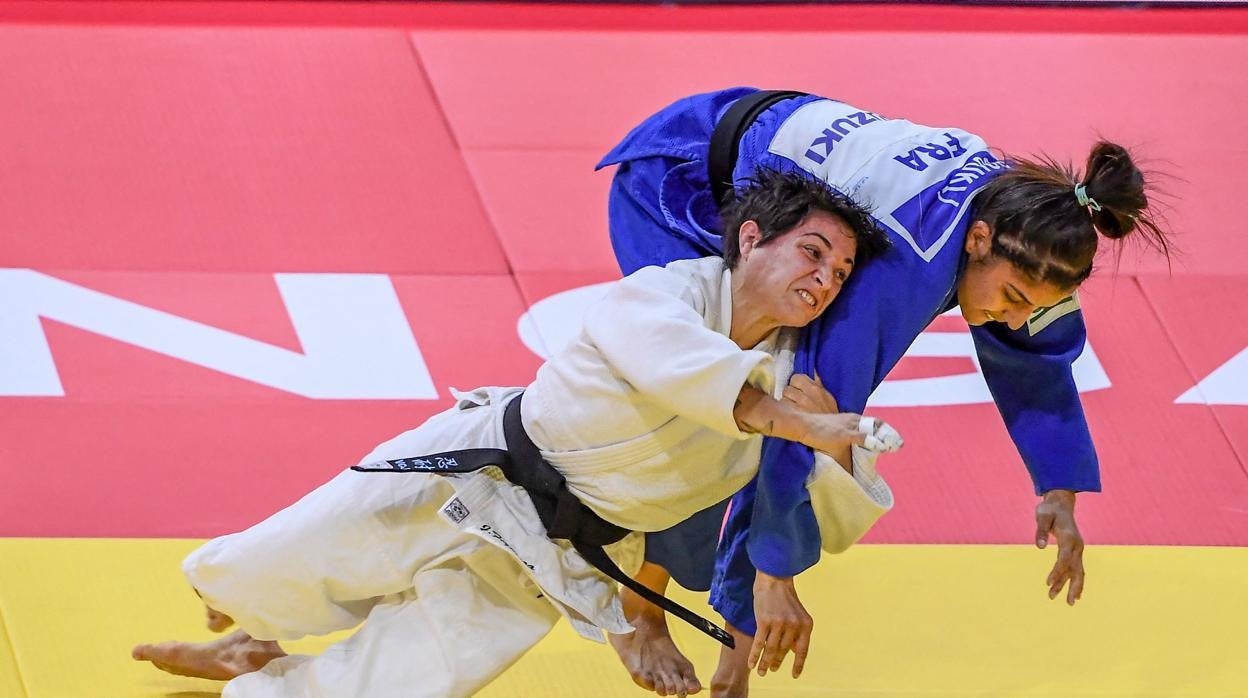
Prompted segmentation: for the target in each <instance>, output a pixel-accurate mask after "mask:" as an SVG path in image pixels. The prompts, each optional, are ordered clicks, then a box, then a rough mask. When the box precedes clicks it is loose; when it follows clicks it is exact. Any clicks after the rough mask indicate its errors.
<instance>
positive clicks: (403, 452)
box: [183, 390, 636, 698]
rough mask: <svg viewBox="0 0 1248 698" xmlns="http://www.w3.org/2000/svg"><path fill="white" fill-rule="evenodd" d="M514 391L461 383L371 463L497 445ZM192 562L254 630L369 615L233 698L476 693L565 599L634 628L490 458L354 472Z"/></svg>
mask: <svg viewBox="0 0 1248 698" xmlns="http://www.w3.org/2000/svg"><path fill="white" fill-rule="evenodd" d="M514 392H516V391H514V390H509V391H501V390H490V391H478V392H477V393H474V394H472V395H469V396H466V397H467V399H466V400H461V401H460V403H459V404H458V405H457V406H456V408H455V409H452V410H450V411H448V412H444V413H441V414H439V415H435V416H434V417H433V418H432V419H430V420H429V421H428V422H426V423H425V424H424V425H422V426H421V427H419V428H417V429H414V430H412V431H409V432H406V433H404V434H401V435H400V436H398V437H396V438H395V439H392V440H391V441H388V442H386V443H384V444H382V445H381V446H379V447H378V448H377V449H376V450H374V451H373V453H372V454H370V455H369V456H368V457H366V458H365V459H364V461H362V462H375V461H378V460H388V459H394V458H402V457H413V456H419V455H424V454H430V453H437V452H442V451H450V450H457V449H463V448H501V447H502V446H503V444H504V439H503V435H502V426H501V416H502V412H503V401H504V400H505V398H507V397H510V395H511V394H514ZM474 398H475V399H474ZM457 519H458V521H457ZM630 538H636V537H635V536H634V537H630ZM634 554H635V551H634ZM618 559H619V558H618V557H617V560H618ZM620 561H621V562H624V563H625V564H629V563H631V562H632V561H631V560H620ZM630 567H635V564H629V567H625V570H626V571H632V570H630V569H629V568H630ZM526 568H527V569H526ZM183 569H184V571H185V573H186V575H187V578H188V579H189V580H190V582H191V585H192V586H194V587H195V589H196V590H197V591H198V592H199V594H200V595H201V596H202V597H203V599H204V602H205V603H206V604H207V605H208V606H210V607H211V608H214V609H216V610H218V611H220V612H222V613H225V614H227V615H229V616H231V617H232V618H234V620H235V621H236V622H237V623H238V625H239V627H240V628H242V629H243V630H245V631H247V632H248V633H249V634H250V635H252V636H253V637H256V638H258V639H263V640H291V639H296V638H299V637H303V636H305V635H321V634H325V633H329V632H333V631H337V630H344V629H349V628H352V627H355V626H356V625H359V624H361V623H363V626H362V627H361V628H360V629H359V630H358V631H357V632H356V633H355V634H354V635H353V636H351V637H350V638H348V639H346V640H344V641H342V642H340V643H338V644H336V645H334V646H332V647H330V648H329V649H328V650H326V652H325V653H323V654H321V655H319V656H316V657H308V656H290V657H283V658H280V659H277V660H274V661H273V662H270V663H269V664H268V666H266V667H265V668H264V669H262V670H261V671H258V672H253V673H250V674H245V675H243V676H240V677H238V678H236V679H234V680H233V681H231V682H230V683H229V684H228V685H227V686H226V688H225V692H224V693H223V696H225V698H243V697H246V698H252V697H255V696H265V697H277V696H283V697H285V696H290V697H294V696H309V697H310V696H317V697H324V698H387V697H389V696H404V697H405V698H407V697H424V696H428V697H430V698H433V697H435V696H436V697H439V698H441V697H444V696H468V695H471V694H472V693H474V692H476V691H478V690H480V689H481V688H482V687H483V686H485V685H486V684H487V683H489V682H490V681H491V680H492V679H493V678H495V677H496V676H498V675H499V674H500V673H501V672H502V671H503V670H504V669H506V668H507V667H508V666H510V665H511V664H513V663H514V662H515V661H516V660H518V659H519V658H520V657H521V656H522V655H523V654H524V653H525V652H526V651H527V650H528V649H529V648H530V647H532V646H533V645H534V644H536V643H537V642H538V641H539V640H540V639H541V638H542V637H543V636H545V635H546V633H548V632H549V631H550V629H551V628H552V627H553V626H554V624H555V622H557V621H558V619H559V617H560V614H561V612H562V614H563V615H564V616H566V617H568V618H569V620H571V621H572V622H573V626H574V627H575V628H576V629H577V630H578V631H580V632H582V634H586V635H592V634H593V633H592V632H589V631H591V630H593V626H597V627H600V628H605V629H607V630H608V631H610V632H617V633H618V632H629V631H630V630H631V628H630V627H629V626H628V625H627V624H626V623H625V622H624V619H623V615H622V613H621V612H620V609H619V605H618V601H617V599H616V597H615V593H614V591H615V590H614V587H613V586H612V584H611V583H610V582H609V581H608V580H607V579H606V578H605V577H604V576H602V575H601V573H599V572H597V571H596V570H594V569H593V568H592V567H591V566H590V565H589V564H588V563H586V562H585V561H584V559H582V558H581V557H580V556H579V554H576V553H575V552H574V551H571V550H570V549H569V548H568V546H567V545H566V543H561V542H555V541H551V540H550V539H548V538H546V536H545V533H544V531H543V529H542V527H541V523H540V521H539V520H538V518H537V514H536V511H535V510H534V509H533V505H532V502H531V501H529V499H528V496H527V495H526V494H525V493H524V491H523V490H522V489H520V488H519V487H516V486H515V485H512V484H511V483H508V482H506V481H505V480H500V479H499V478H498V473H497V471H496V470H495V469H492V468H491V469H487V470H483V471H478V472H476V473H472V474H469V475H464V476H439V475H431V474H425V473H360V472H355V471H350V470H348V471H346V472H343V473H342V474H340V475H338V476H337V477H335V478H334V479H333V480H331V481H330V482H328V483H326V484H325V485H322V486H321V487H320V488H318V489H316V490H315V491H313V492H312V493H310V494H308V495H307V496H306V497H304V498H303V499H301V500H299V501H298V502H296V503H295V504H294V505H292V506H290V507H288V508H286V509H284V510H283V511H280V512H278V513H277V514H275V515H274V516H272V517H270V518H269V519H266V520H265V521H263V522H261V523H259V524H257V525H256V526H253V527H252V528H250V529H248V530H246V531H243V532H242V533H237V534H233V535H229V536H224V537H221V538H217V539H215V540H213V541H210V542H209V543H207V544H206V545H204V546H203V547H201V548H200V549H198V550H196V551H195V552H194V553H192V554H191V555H190V556H189V557H188V558H187V560H186V561H185V562H184V564H183ZM535 580H536V582H535ZM539 583H540V587H539ZM596 632H598V633H599V634H600V632H601V631H596Z"/></svg>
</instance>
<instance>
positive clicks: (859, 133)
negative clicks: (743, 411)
mask: <svg viewBox="0 0 1248 698" xmlns="http://www.w3.org/2000/svg"><path fill="white" fill-rule="evenodd" d="M608 165H618V170H617V172H616V174H615V178H614V181H613V183H612V187H611V192H610V199H609V213H610V230H611V240H612V243H613V246H614V249H615V253H616V255H617V258H618V260H619V263H620V267H621V269H622V271H623V272H624V273H625V274H627V273H630V272H632V271H634V270H636V269H638V268H641V267H644V266H646V265H655V264H657V265H662V264H666V263H668V262H670V261H672V260H674V259H683V258H696V257H703V256H705V255H709V254H716V253H718V252H719V250H720V244H721V240H720V233H721V228H720V225H719V217H718V208H719V203H720V201H722V200H723V198H724V197H725V196H731V187H730V185H731V183H732V182H741V181H743V180H744V179H746V178H748V177H749V176H750V175H751V173H754V172H756V171H758V170H759V169H760V168H766V169H772V170H778V171H782V172H801V173H805V174H806V175H807V176H809V177H811V178H814V179H816V180H821V181H823V182H825V183H827V184H828V185H830V186H831V187H832V188H833V189H835V190H837V191H839V192H841V193H843V194H846V195H848V196H850V197H851V198H853V199H855V200H857V201H858V202H859V203H861V204H864V205H866V206H869V207H870V208H872V209H873V215H874V217H875V218H876V220H877V222H878V223H879V224H880V225H881V226H882V227H884V229H885V230H887V231H888V233H889V235H890V237H891V238H892V241H893V245H892V248H891V250H890V251H889V252H888V253H886V254H885V256H884V257H883V258H882V259H880V260H877V261H876V262H875V263H873V264H872V265H870V266H869V267H864V268H863V269H862V270H860V273H857V274H855V275H854V277H853V278H852V279H851V280H850V282H849V283H848V284H847V286H846V288H845V290H844V292H843V294H842V296H841V301H840V302H839V303H838V304H837V305H836V306H835V307H833V308H832V309H831V310H830V311H829V312H828V313H826V314H824V315H823V316H822V317H821V318H819V319H818V320H817V321H816V322H815V323H813V324H811V325H810V326H808V327H807V328H805V330H804V331H803V335H802V338H801V340H800V344H799V347H798V351H797V358H796V366H795V372H796V373H801V374H810V375H818V376H819V377H820V378H821V379H822V381H823V385H824V386H826V388H827V389H828V390H829V391H830V392H831V394H832V395H833V396H834V397H835V398H836V400H837V401H838V403H839V406H840V408H841V409H845V410H850V411H854V412H861V411H862V409H863V408H864V407H865V405H866V402H867V399H868V397H869V396H870V395H871V393H872V391H873V390H874V389H875V388H876V387H877V386H879V385H880V383H881V381H883V379H884V377H885V375H887V374H888V372H889V370H890V369H891V368H892V367H893V366H894V365H895V364H896V363H897V362H898V360H900V359H901V357H902V355H903V354H904V353H905V352H906V349H907V348H908V347H909V346H910V345H911V343H912V342H914V340H915V339H916V338H917V337H918V335H919V334H920V333H921V332H922V331H923V329H924V328H925V327H926V326H927V325H928V324H929V323H931V322H932V320H933V319H934V318H935V317H936V316H938V315H940V314H941V313H943V312H945V311H947V310H950V309H952V308H955V307H958V308H960V310H961V314H962V315H963V317H965V319H966V320H967V322H968V323H969V324H970V325H971V335H972V337H973V339H974V344H975V349H976V352H977V355H978V359H979V365H980V368H981V369H982V372H983V376H984V379H985V380H986V381H987V383H988V386H989V388H990V390H991V392H992V395H993V398H994V400H995V402H996V404H997V407H998V408H999V410H1000V413H1001V415H1002V417H1003V419H1004V421H1005V425H1006V427H1007V429H1008V430H1009V433H1010V436H1011V437H1012V439H1013V440H1014V442H1015V445H1016V446H1017V448H1018V451H1019V454H1020V456H1021V457H1022V460H1023V463H1024V464H1025V465H1026V467H1027V469H1028V472H1029V473H1030V475H1031V478H1032V481H1033V483H1034V485H1035V491H1036V494H1037V495H1038V496H1040V497H1041V500H1040V502H1039V503H1038V505H1037V507H1036V510H1035V516H1036V533H1035V542H1036V545H1037V546H1038V547H1041V548H1043V547H1045V546H1046V544H1047V542H1048V540H1049V538H1050V536H1053V537H1055V539H1056V542H1057V544H1058V555H1057V561H1056V564H1055V565H1054V566H1053V568H1052V570H1051V572H1050V573H1049V576H1048V579H1047V583H1048V585H1049V596H1050V598H1055V597H1056V596H1057V595H1058V594H1059V593H1060V592H1061V590H1062V589H1063V587H1064V586H1067V583H1069V585H1068V587H1067V591H1066V600H1067V602H1068V603H1070V604H1073V603H1075V601H1076V600H1077V599H1078V598H1079V597H1080V595H1081V593H1082V591H1083V584H1084V569H1083V564H1082V551H1083V545H1084V543H1083V539H1082V537H1081V535H1080V533H1079V530H1078V527H1077V525H1076V522H1075V515H1074V509H1075V501H1076V493H1077V492H1095V491H1099V490H1100V487H1101V483H1100V477H1099V469H1098V463H1097V456H1096V452H1095V450H1094V448H1093V444H1092V439H1091V436H1090V434H1089V430H1088V426H1087V422H1086V420H1085V417H1084V413H1083V408H1082V406H1081V405H1080V401H1079V396H1078V392H1077V389H1076V386H1075V382H1074V379H1073V377H1072V369H1071V365H1072V363H1073V362H1074V361H1075V359H1076V358H1077V357H1078V356H1079V355H1080V353H1081V352H1082V350H1083V347H1084V341H1085V337H1086V332H1085V327H1084V321H1083V317H1082V315H1081V312H1080V309H1079V299H1078V296H1077V295H1076V294H1075V291H1076V289H1077V287H1078V286H1079V284H1080V283H1082V282H1083V281H1084V280H1085V279H1086V278H1087V277H1088V275H1089V274H1090V273H1091V270H1092V261H1093V256H1094V254H1095V252H1096V249H1097V242H1098V237H1101V236H1103V237H1106V238H1109V239H1113V240H1119V239H1121V238H1123V237H1124V236H1126V235H1127V234H1129V233H1131V232H1133V231H1140V233H1139V234H1137V235H1136V236H1135V237H1138V238H1143V239H1145V240H1146V241H1147V242H1149V243H1151V244H1152V245H1153V246H1155V247H1156V248H1158V249H1159V250H1160V251H1162V252H1163V253H1168V250H1169V247H1168V245H1167V240H1166V235H1165V233H1164V231H1163V230H1161V229H1160V228H1159V227H1158V226H1157V224H1156V222H1155V221H1154V219H1153V218H1152V216H1151V214H1150V213H1149V211H1148V210H1147V207H1148V201H1147V198H1146V195H1145V188H1146V187H1145V184H1146V183H1145V179H1144V176H1143V174H1142V173H1141V172H1140V170H1139V169H1137V167H1136V166H1135V165H1134V164H1133V162H1132V160H1131V157H1130V155H1129V153H1128V152H1127V151H1126V150H1125V149H1123V148H1122V147H1120V146H1118V145H1115V144H1113V143H1109V142H1104V141H1103V142H1100V143H1097V144H1096V145H1095V147H1094V148H1093V149H1092V151H1091V154H1090V155H1089V158H1088V161H1087V165H1086V168H1085V170H1086V173H1085V174H1083V175H1082V176H1080V175H1078V174H1076V173H1075V172H1074V171H1073V170H1072V169H1071V168H1070V167H1069V166H1064V165H1061V164H1059V163H1056V162H1054V161H1052V160H1049V159H1040V160H1037V161H1029V160H1023V159H1015V158H1009V159H1001V158H999V157H998V156H997V155H994V153H993V152H991V151H990V149H989V147H988V145H987V144H986V143H985V142H984V141H983V139H981V138H980V137H978V136H976V135H974V134H972V133H968V132H966V131H964V130H962V129H958V128H932V127H927V126H922V125H919V124H915V123H911V122H909V121H906V120H903V119H898V118H889V117H887V116H884V115H881V114H876V113H874V112H871V111H867V110H865V109H861V108H858V107H856V106H851V105H849V104H845V103H843V102H839V101H834V100H831V99H826V98H822V97H818V96H814V95H807V94H802V93H794V92H760V91H758V90H755V89H753V88H734V89H728V90H723V91H719V92H712V93H708V94H701V95H695V96H692V97H688V98H685V99H681V100H679V101H677V102H676V103H674V104H672V105H671V106H669V107H667V108H665V109H663V110H662V111H660V112H659V113H657V114H655V115H654V116H652V117H650V118H649V119H647V120H646V121H644V122H643V123H641V124H640V125H639V126H637V127H636V128H635V129H633V131H632V132H630V133H629V134H628V135H627V136H626V137H625V138H624V140H623V141H622V142H621V143H620V144H619V145H617V146H616V147H615V148H614V149H613V150H611V152H609V153H608V154H607V155H606V156H605V157H604V158H603V160H602V161H601V163H600V164H599V167H605V166H608ZM811 467H812V455H811V451H810V449H809V448H806V447H804V446H802V445H800V444H796V443H793V442H788V441H782V440H779V439H774V438H773V439H768V440H767V441H766V443H765V445H764V450H763V454H762V465H761V467H760V471H759V474H758V476H757V478H756V479H755V480H753V481H752V482H751V483H750V484H749V485H748V486H746V487H745V488H744V489H743V490H742V491H741V492H740V493H738V494H737V495H736V496H735V497H734V498H733V499H732V503H731V507H730V508H729V514H728V518H727V520H726V522H725V523H724V530H723V534H722V537H720V538H719V546H718V552H717V554H716V553H713V552H712V551H715V550H716V539H717V534H718V533H719V529H720V525H721V521H722V520H723V515H724V507H725V506H726V504H727V503H724V504H721V505H719V506H716V507H711V508H710V509H708V510H706V511H703V512H702V513H701V514H699V515H698V516H695V517H694V518H693V519H690V520H689V521H687V522H686V523H684V524H682V525H681V526H678V527H676V528H675V529H672V530H670V531H667V532H664V533H661V534H651V535H649V536H648V540H647V560H648V564H647V565H646V567H645V568H643V570H642V572H641V573H640V575H639V579H640V580H641V581H643V582H644V583H646V584H647V585H649V586H651V587H652V588H657V589H661V588H663V587H664V586H665V585H666V583H667V579H668V572H670V573H671V574H672V575H673V576H675V578H676V579H677V581H678V582H680V583H682V584H683V585H685V586H686V587H689V588H692V589H706V588H707V587H708V586H710V588H711V602H712V605H713V606H714V607H715V608H716V610H718V611H719V612H720V613H721V614H723V616H724V618H725V619H726V620H727V621H728V623H729V625H730V626H731V627H732V628H733V629H734V632H736V633H737V634H738V642H737V646H738V650H737V651H736V652H737V653H736V655H733V653H732V652H731V651H728V650H725V654H724V655H723V656H721V662H720V666H719V669H718V671H717V672H716V675H715V678H714V679H713V681H712V694H713V695H716V696H727V695H744V694H745V691H746V689H747V684H746V679H747V676H748V669H747V667H748V668H754V667H755V666H757V669H758V671H759V673H760V674H762V673H765V672H766V671H767V670H772V671H775V670H777V669H779V667H780V663H781V661H782V659H783V657H784V656H785V654H786V653H787V652H788V651H790V650H793V651H794V652H795V654H796V655H799V656H798V657H796V658H795V666H794V669H795V672H794V675H795V676H796V675H797V673H798V672H799V671H800V669H799V662H798V660H800V659H804V657H802V656H800V655H804V653H805V650H806V647H807V645H808V643H809V638H810V617H809V615H808V614H807V613H806V611H805V609H804V608H803V607H802V605H801V602H800V600H799V599H798V598H797V595H796V592H795V590H794V587H793V582H792V578H793V576H794V575H796V574H798V573H799V572H801V571H803V570H805V569H807V568H809V567H810V566H811V565H813V564H814V563H815V562H816V561H817V560H818V558H819V550H820V545H819V531H818V529H817V527H816V525H815V521H814V518H813V516H812V513H811V507H810V503H809V497H808V496H807V493H806V491H805V486H804V483H805V482H806V480H807V476H808V475H809V473H810V471H811ZM677 551H678V552H677ZM712 562H713V567H714V579H713V584H712V580H711V568H712ZM756 571H757V572H758V574H757V575H756V574H755V572H756ZM624 596H625V599H624V600H625V608H626V612H627V613H628V615H629V617H630V620H631V622H632V624H633V625H634V626H636V627H637V628H638V631H637V632H636V633H634V634H633V635H631V636H626V637H613V638H612V643H613V645H615V647H616V650H617V652H619V654H620V655H621V658H622V659H623V661H624V662H625V665H626V666H627V667H628V668H629V670H630V672H631V673H632V675H633V679H634V681H636V682H637V683H638V684H639V685H642V686H643V687H646V688H650V689H652V690H657V691H658V692H661V693H667V694H672V693H679V694H682V695H683V693H684V692H685V691H692V690H697V689H698V688H700V684H699V683H698V680H697V679H696V678H695V677H694V675H693V668H692V666H691V665H690V664H689V663H688V662H687V661H686V660H685V658H684V657H683V656H681V655H680V653H679V651H678V650H677V649H676V647H675V645H674V644H672V642H671V639H670V636H669V635H668V633H667V630H666V625H665V623H664V620H663V617H662V613H661V612H660V611H657V610H656V609H655V608H654V607H653V606H649V605H648V604H646V603H644V602H642V601H640V600H639V598H638V597H636V596H635V595H634V596H630V595H629V594H628V593H627V592H625V593H624ZM756 611H757V613H756ZM647 616H649V618H647ZM756 619H757V623H756ZM751 635H753V636H754V638H753V641H752V642H750V641H749V639H750V638H749V636H751ZM743 640H745V641H743Z"/></svg>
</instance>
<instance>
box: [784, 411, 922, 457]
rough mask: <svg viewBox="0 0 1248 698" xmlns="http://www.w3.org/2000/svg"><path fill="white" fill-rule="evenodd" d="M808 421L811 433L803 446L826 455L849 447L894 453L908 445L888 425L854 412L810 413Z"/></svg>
mask: <svg viewBox="0 0 1248 698" xmlns="http://www.w3.org/2000/svg"><path fill="white" fill-rule="evenodd" d="M807 420H808V421H809V423H810V429H809V431H808V432H807V439H806V440H804V441H803V443H805V444H806V445H807V446H810V447H811V448H813V449H815V450H817V451H823V452H824V453H839V452H842V451H844V449H846V448H848V447H849V446H861V447H863V448H865V449H867V450H868V451H875V452H877V453H891V452H893V451H896V450H898V449H900V448H901V447H902V445H903V444H904V443H905V442H904V441H903V439H902V438H901V434H899V433H897V430H896V429H894V428H892V427H891V426H889V425H888V424H887V423H885V422H884V421H882V420H879V419H876V418H874V417H863V416H862V415H860V414H855V413H853V412H840V413H838V414H826V413H817V414H809V413H808V414H807Z"/></svg>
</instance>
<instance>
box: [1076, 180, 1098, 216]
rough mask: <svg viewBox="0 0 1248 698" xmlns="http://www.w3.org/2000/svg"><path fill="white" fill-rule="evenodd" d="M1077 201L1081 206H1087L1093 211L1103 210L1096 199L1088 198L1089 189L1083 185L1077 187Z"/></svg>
mask: <svg viewBox="0 0 1248 698" xmlns="http://www.w3.org/2000/svg"><path fill="white" fill-rule="evenodd" d="M1075 199H1076V200H1077V201H1078V202H1079V205H1080V206H1085V207H1087V208H1090V209H1092V210H1093V211H1099V210H1101V205H1100V204H1098V203H1097V202H1096V199H1093V198H1092V197H1090V196H1088V188H1087V187H1086V186H1085V185H1083V184H1076V185H1075Z"/></svg>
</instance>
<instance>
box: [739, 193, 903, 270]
mask: <svg viewBox="0 0 1248 698" xmlns="http://www.w3.org/2000/svg"><path fill="white" fill-rule="evenodd" d="M812 211H823V212H824V213H830V214H832V215H834V216H836V217H838V218H840V219H841V220H843V221H845V224H846V225H847V226H849V228H850V230H852V231H854V237H855V239H856V241H857V243H858V254H857V258H856V259H855V263H856V264H858V265H861V264H863V263H864V262H867V261H869V260H871V259H874V258H875V257H878V256H880V255H881V254H882V253H883V252H884V251H885V250H887V249H888V248H889V246H890V245H891V244H892V243H891V242H890V241H889V239H888V235H887V234H885V233H884V231H883V230H881V229H880V227H879V226H878V225H876V223H875V220H874V219H873V218H871V214H870V212H869V211H868V210H867V209H866V208H864V207H862V206H860V205H859V204H857V203H856V202H854V201H853V200H852V199H850V198H849V197H848V196H845V195H844V194H841V193H839V192H837V191H834V190H833V189H832V188H831V187H829V186H828V185H826V184H824V183H823V182H821V181H819V180H817V179H813V178H811V177H810V176H809V175H804V174H798V173H790V172H779V171H776V170H772V169H760V170H759V171H758V172H755V173H754V175H753V176H752V177H750V179H749V180H748V181H747V182H746V183H745V184H744V185H738V186H737V187H736V190H735V191H734V192H733V197H732V199H730V200H729V201H728V202H727V203H726V204H724V206H723V207H722V208H720V213H719V215H720V220H721V221H722V222H723V225H724V264H725V265H726V266H727V267H728V268H729V269H735V268H736V266H737V261H738V260H739V259H740V257H741V248H740V245H739V240H740V237H739V236H740V231H741V225H742V224H743V223H745V222H746V221H754V222H755V223H757V224H758V228H759V230H760V231H761V232H762V239H760V240H759V243H758V244H759V245H760V246H762V245H766V244H767V243H768V242H770V241H771V240H773V239H775V238H777V237H779V236H781V235H783V234H785V233H787V232H789V231H790V230H793V229H794V228H795V227H797V225H798V224H799V223H801V222H802V221H804V220H806V217H807V216H809V215H810V214H811V212H812Z"/></svg>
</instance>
